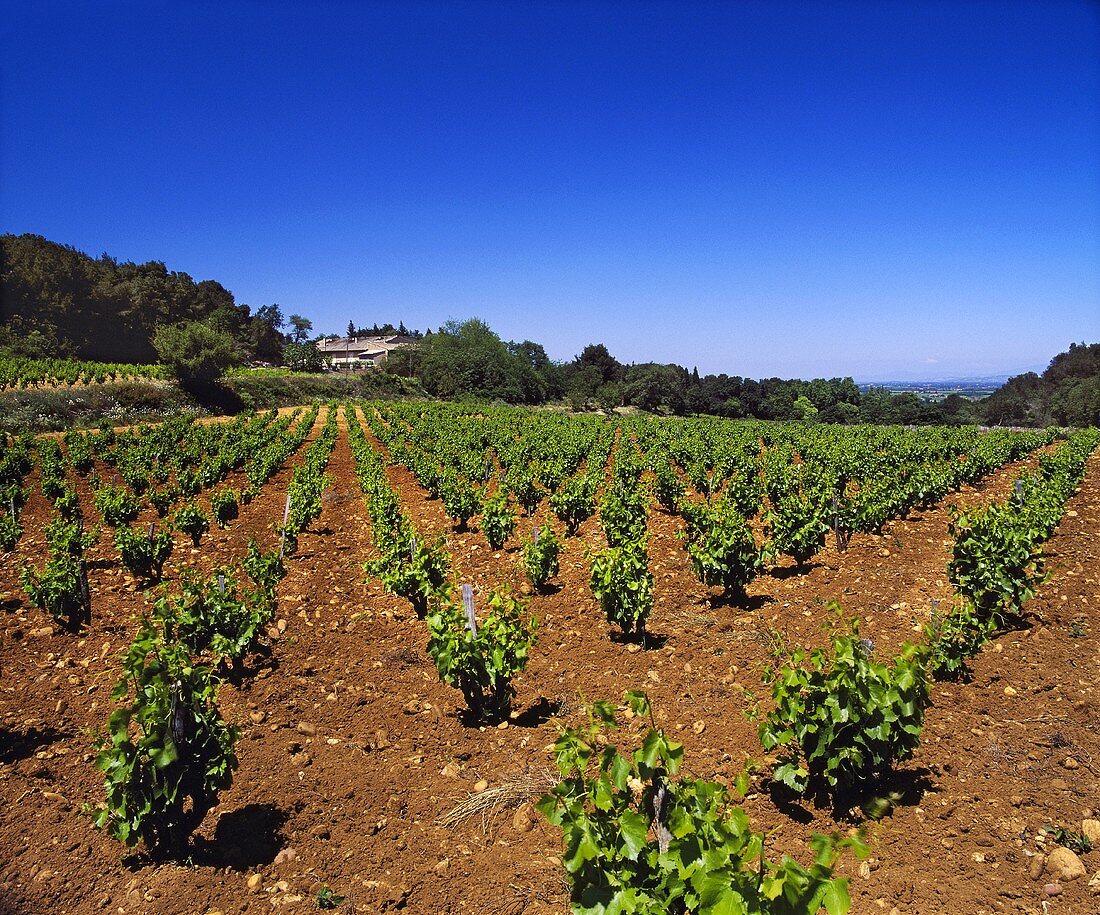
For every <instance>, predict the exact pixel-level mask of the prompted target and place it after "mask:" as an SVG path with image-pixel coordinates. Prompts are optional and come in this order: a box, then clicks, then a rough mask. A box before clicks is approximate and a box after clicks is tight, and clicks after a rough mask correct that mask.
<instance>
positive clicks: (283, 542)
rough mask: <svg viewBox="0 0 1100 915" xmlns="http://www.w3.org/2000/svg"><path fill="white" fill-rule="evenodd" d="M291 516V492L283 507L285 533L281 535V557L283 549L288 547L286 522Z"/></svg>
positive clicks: (287, 495) (281, 556)
mask: <svg viewBox="0 0 1100 915" xmlns="http://www.w3.org/2000/svg"><path fill="white" fill-rule="evenodd" d="M289 517H290V493H289V492H288V493H287V494H286V506H285V507H284V508H283V533H282V536H280V537H279V558H280V559H282V558H283V550H285V549H286V522H287V518H289Z"/></svg>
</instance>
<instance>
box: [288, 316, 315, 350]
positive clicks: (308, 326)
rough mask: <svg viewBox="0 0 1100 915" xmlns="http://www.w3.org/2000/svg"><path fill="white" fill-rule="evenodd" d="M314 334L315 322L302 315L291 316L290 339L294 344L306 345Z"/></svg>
mask: <svg viewBox="0 0 1100 915" xmlns="http://www.w3.org/2000/svg"><path fill="white" fill-rule="evenodd" d="M312 332H313V322H312V321H311V320H309V318H303V317H302V316H301V315H291V316H290V339H291V341H292V342H294V343H305V342H306V340H308V339H309V335H310V334H311V333H312Z"/></svg>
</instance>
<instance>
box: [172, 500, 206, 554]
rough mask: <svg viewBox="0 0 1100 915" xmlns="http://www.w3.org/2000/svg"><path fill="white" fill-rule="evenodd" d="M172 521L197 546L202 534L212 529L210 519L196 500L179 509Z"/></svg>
mask: <svg viewBox="0 0 1100 915" xmlns="http://www.w3.org/2000/svg"><path fill="white" fill-rule="evenodd" d="M172 523H173V524H174V525H175V526H176V528H178V529H179V530H181V531H183V532H184V533H185V534H187V535H188V536H189V537H190V538H191V542H192V543H193V544H194V545H195V546H198V545H199V542H200V541H201V540H202V535H203V534H205V533H206V532H207V531H208V530H210V519H209V518H208V517H207V516H206V513H205V512H204V511H203V510H202V509H201V508H199V507H198V506H197V505H196V504H195V503H194V502H189V503H187V505H184V506H182V507H181V508H179V509H177V510H176V513H175V514H174V515H173V516H172Z"/></svg>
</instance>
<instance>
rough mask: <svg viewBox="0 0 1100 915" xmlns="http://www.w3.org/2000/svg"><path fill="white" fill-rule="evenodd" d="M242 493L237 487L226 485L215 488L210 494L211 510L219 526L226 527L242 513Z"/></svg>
mask: <svg viewBox="0 0 1100 915" xmlns="http://www.w3.org/2000/svg"><path fill="white" fill-rule="evenodd" d="M239 499H240V493H239V492H237V490H235V489H230V488H229V487H225V488H224V489H218V490H215V491H214V492H213V493H211V495H210V511H211V512H212V513H213V515H214V520H215V521H216V522H217V523H218V526H219V527H226V526H227V525H228V524H229V522H230V521H232V520H233V519H234V518H236V517H237V515H238V514H239V513H240V509H239V507H238V504H237V503H238V500H239Z"/></svg>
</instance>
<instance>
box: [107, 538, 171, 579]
mask: <svg viewBox="0 0 1100 915" xmlns="http://www.w3.org/2000/svg"><path fill="white" fill-rule="evenodd" d="M173 546H174V542H173V540H172V532H171V531H168V530H165V529H163V528H162V529H161V530H160V531H159V532H155V531H154V530H152V529H150V530H149V531H148V532H146V531H143V530H134V529H133V528H132V527H120V528H118V529H117V530H116V531H115V548H116V549H117V550H118V554H119V558H120V559H121V560H122V564H123V565H124V566H126V568H127V569H129V570H130V571H131V572H132V573H133V574H134V575H138V576H140V577H142V578H151V579H153V580H155V581H159V580H160V578H161V573H162V572H163V570H164V563H165V562H167V560H168V557H169V556H171V555H172V548H173Z"/></svg>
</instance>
